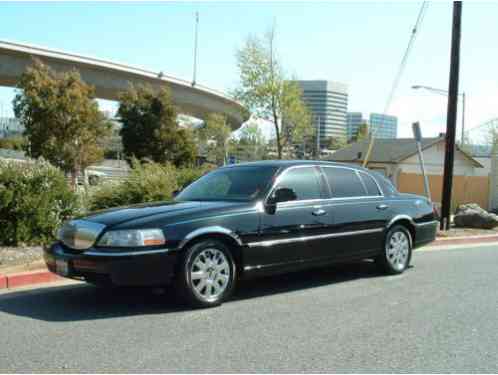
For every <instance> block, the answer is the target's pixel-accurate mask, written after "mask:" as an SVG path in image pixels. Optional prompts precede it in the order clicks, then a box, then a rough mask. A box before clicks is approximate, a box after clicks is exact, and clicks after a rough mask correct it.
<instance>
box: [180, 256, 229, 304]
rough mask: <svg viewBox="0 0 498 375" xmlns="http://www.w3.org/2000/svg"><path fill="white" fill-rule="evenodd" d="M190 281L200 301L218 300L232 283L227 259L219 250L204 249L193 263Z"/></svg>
mask: <svg viewBox="0 0 498 375" xmlns="http://www.w3.org/2000/svg"><path fill="white" fill-rule="evenodd" d="M190 279H191V283H192V287H193V288H192V289H193V292H194V293H195V295H196V296H197V297H198V298H199V299H201V300H204V301H206V302H210V301H214V300H216V299H218V297H219V296H220V295H221V294H223V292H224V291H225V290H226V289H227V287H228V284H229V282H230V264H229V262H228V259H227V257H226V256H225V254H223V252H222V251H220V250H218V249H214V248H208V249H204V250H203V251H201V252H200V253H199V254H198V255H197V256H196V257H195V259H194V261H193V262H192V266H191V267H190Z"/></svg>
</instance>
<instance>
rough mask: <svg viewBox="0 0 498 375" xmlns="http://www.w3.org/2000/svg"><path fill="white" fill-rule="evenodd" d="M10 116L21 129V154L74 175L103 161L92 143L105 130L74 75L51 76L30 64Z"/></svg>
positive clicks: (90, 98) (40, 66) (99, 149)
mask: <svg viewBox="0 0 498 375" xmlns="http://www.w3.org/2000/svg"><path fill="white" fill-rule="evenodd" d="M17 89H18V91H17V94H16V96H15V98H14V101H13V104H14V113H15V115H16V117H17V118H18V119H19V121H20V122H21V124H22V125H24V127H25V129H26V130H25V133H24V134H25V136H26V137H27V140H28V145H27V147H26V151H27V152H28V155H29V156H31V157H34V158H38V157H43V158H45V159H46V160H48V161H50V162H51V163H52V164H54V165H56V166H58V167H60V168H61V169H62V170H63V171H65V172H71V175H72V181H73V186H75V183H76V175H77V173H78V172H80V171H84V170H85V168H86V167H88V166H89V165H91V164H93V163H95V162H97V161H99V160H101V159H102V158H103V150H102V147H101V146H100V145H99V143H98V141H99V140H102V139H103V138H105V137H107V136H108V134H109V131H110V130H109V126H108V124H107V122H106V120H105V117H104V116H103V115H102V113H101V112H99V108H98V103H97V101H96V100H95V95H94V89H93V87H91V86H89V85H87V84H85V83H84V82H83V81H82V80H81V78H80V76H79V74H78V72H76V71H71V72H66V73H60V74H59V73H56V72H54V71H52V70H51V69H49V68H48V67H47V66H46V65H44V64H43V63H41V62H40V61H39V60H34V63H33V65H32V66H30V67H28V69H27V70H26V72H25V73H23V75H22V76H21V78H20V80H19V82H18V84H17Z"/></svg>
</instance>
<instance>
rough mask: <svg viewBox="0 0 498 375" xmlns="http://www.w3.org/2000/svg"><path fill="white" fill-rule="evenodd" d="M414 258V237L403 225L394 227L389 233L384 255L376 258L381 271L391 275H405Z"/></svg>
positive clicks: (385, 241)
mask: <svg viewBox="0 0 498 375" xmlns="http://www.w3.org/2000/svg"><path fill="white" fill-rule="evenodd" d="M411 257H412V236H411V234H410V231H409V230H408V229H407V228H406V227H404V226H403V225H394V226H393V227H391V228H389V230H388V231H387V234H386V237H385V239H384V247H383V249H382V254H381V255H379V256H378V257H377V258H376V262H377V264H378V265H379V266H380V268H381V270H382V271H384V272H385V273H387V274H389V275H396V274H400V273H403V272H404V271H405V270H406V269H407V268H408V266H409V265H410V260H411Z"/></svg>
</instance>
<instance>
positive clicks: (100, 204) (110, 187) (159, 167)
mask: <svg viewBox="0 0 498 375" xmlns="http://www.w3.org/2000/svg"><path fill="white" fill-rule="evenodd" d="M177 189H178V185H177V182H176V169H175V167H174V166H173V165H171V164H158V163H152V162H149V163H144V164H140V162H138V161H137V160H136V159H134V160H132V168H131V171H130V175H129V176H128V178H127V179H126V180H123V181H121V182H117V183H113V182H111V183H106V184H103V185H101V186H100V187H98V188H96V190H95V191H94V192H93V194H92V197H91V199H90V207H89V208H90V210H92V211H93V210H100V209H104V208H109V207H116V206H124V205H129V204H135V203H143V202H153V201H163V200H169V199H171V196H172V193H173V191H175V190H177Z"/></svg>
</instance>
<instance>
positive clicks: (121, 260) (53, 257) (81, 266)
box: [44, 242, 178, 286]
mask: <svg viewBox="0 0 498 375" xmlns="http://www.w3.org/2000/svg"><path fill="white" fill-rule="evenodd" d="M44 258H45V263H46V264H47V267H48V269H49V270H50V271H51V272H54V273H58V274H60V275H61V276H64V277H68V278H74V279H84V280H86V281H89V282H97V281H104V282H111V283H112V284H114V285H120V286H155V285H164V284H168V283H169V282H170V281H171V279H172V277H173V275H174V270H175V269H176V264H177V260H178V252H177V251H174V250H171V251H170V250H168V249H154V250H148V251H133V250H130V251H127V252H120V253H118V252H116V253H107V252H104V251H99V250H98V249H96V248H90V249H88V250H86V251H84V252H76V251H73V250H71V249H68V248H66V247H65V246H64V245H62V244H61V243H60V242H56V243H54V244H53V245H52V246H50V247H49V248H45V251H44ZM57 263H59V265H60V264H64V265H65V267H64V271H63V272H61V268H60V267H58V266H57Z"/></svg>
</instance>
